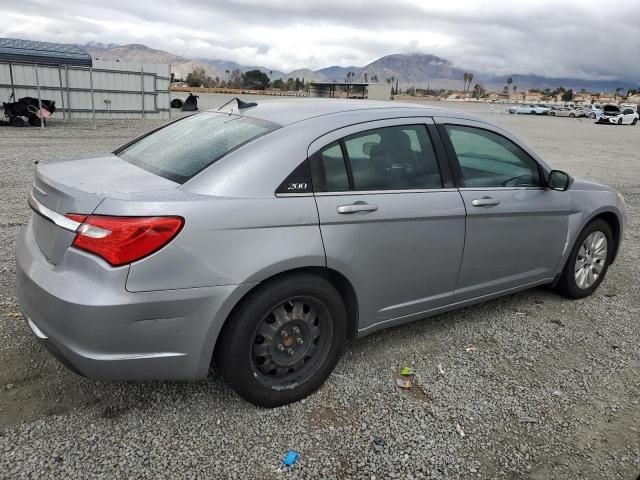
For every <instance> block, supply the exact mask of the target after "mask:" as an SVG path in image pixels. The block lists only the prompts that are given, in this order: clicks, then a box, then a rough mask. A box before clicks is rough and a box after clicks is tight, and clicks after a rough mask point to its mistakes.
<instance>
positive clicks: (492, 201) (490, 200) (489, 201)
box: [471, 197, 500, 207]
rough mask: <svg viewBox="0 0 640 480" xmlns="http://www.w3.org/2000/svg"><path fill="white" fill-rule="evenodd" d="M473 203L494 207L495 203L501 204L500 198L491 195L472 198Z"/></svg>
mask: <svg viewBox="0 0 640 480" xmlns="http://www.w3.org/2000/svg"><path fill="white" fill-rule="evenodd" d="M471 205H473V206H474V207H493V206H494V205H500V200H498V199H496V198H491V197H482V198H476V199H475V200H471Z"/></svg>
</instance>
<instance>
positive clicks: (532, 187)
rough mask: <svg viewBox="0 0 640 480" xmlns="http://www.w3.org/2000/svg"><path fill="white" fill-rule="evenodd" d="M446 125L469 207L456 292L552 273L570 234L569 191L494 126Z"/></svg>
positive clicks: (467, 293)
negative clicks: (550, 185)
mask: <svg viewBox="0 0 640 480" xmlns="http://www.w3.org/2000/svg"><path fill="white" fill-rule="evenodd" d="M441 130H443V136H445V142H446V141H450V144H449V146H450V147H452V148H450V150H449V151H450V153H451V155H452V156H453V157H454V162H457V163H455V164H454V171H456V172H457V175H458V177H459V178H458V183H459V185H460V194H461V195H462V198H463V199H464V204H465V207H466V209H467V222H466V236H465V249H464V255H463V260H462V266H461V268H460V275H459V277H458V282H457V286H456V296H458V297H459V299H462V300H463V299H469V298H475V297H479V296H483V295H487V294H491V293H495V292H499V291H503V290H508V289H510V288H514V287H519V286H524V285H529V284H534V283H537V282H541V281H545V280H551V279H552V278H553V276H554V272H555V269H556V267H557V265H558V262H559V261H560V258H561V256H562V253H563V250H564V248H565V242H566V240H567V229H568V215H569V210H570V208H569V195H568V194H567V193H566V192H559V191H555V190H549V189H546V188H545V187H544V180H543V175H544V171H543V169H542V168H541V166H540V165H539V164H538V163H537V161H536V160H535V159H534V158H532V157H531V156H530V155H529V154H528V153H527V152H526V151H525V150H524V149H523V148H521V147H520V146H518V145H517V144H516V143H515V142H513V141H512V140H510V139H508V138H506V137H505V136H503V135H502V134H500V133H499V132H497V131H495V130H492V129H491V128H490V127H487V126H477V125H473V124H472V123H469V124H447V125H445V126H444V129H441ZM444 132H446V133H444Z"/></svg>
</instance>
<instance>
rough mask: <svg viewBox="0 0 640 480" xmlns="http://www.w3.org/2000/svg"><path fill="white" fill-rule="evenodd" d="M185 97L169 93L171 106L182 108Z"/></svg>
mask: <svg viewBox="0 0 640 480" xmlns="http://www.w3.org/2000/svg"><path fill="white" fill-rule="evenodd" d="M184 101H185V97H183V96H180V95H173V94H171V108H182V106H183V105H184Z"/></svg>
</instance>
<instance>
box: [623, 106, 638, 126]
mask: <svg viewBox="0 0 640 480" xmlns="http://www.w3.org/2000/svg"><path fill="white" fill-rule="evenodd" d="M622 115H623V117H622V118H623V120H622V123H626V124H630V123H632V122H633V119H634V118H635V117H636V115H635V112H634V111H633V110H632V109H630V108H625V109H624V110H623V111H622Z"/></svg>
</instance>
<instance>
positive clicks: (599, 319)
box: [0, 95, 640, 479]
mask: <svg viewBox="0 0 640 480" xmlns="http://www.w3.org/2000/svg"><path fill="white" fill-rule="evenodd" d="M222 100H224V98H223V97H222V96H213V95H211V96H204V95H203V96H201V105H204V106H214V105H216V104H219V103H221V101H222ZM450 105H451V104H448V105H447V106H450ZM455 107H457V108H461V109H465V110H471V111H477V112H478V113H480V114H486V115H487V116H488V117H490V118H491V120H493V121H495V122H498V123H500V124H502V125H504V126H505V127H507V128H508V129H510V130H512V131H514V132H515V133H516V134H518V135H520V136H521V137H522V138H523V139H525V141H527V142H528V143H529V144H530V145H532V146H533V147H534V148H535V149H536V150H537V151H538V152H539V153H540V154H541V155H542V156H543V157H545V158H546V159H547V160H548V161H549V162H550V163H551V164H553V165H554V166H556V167H557V168H562V169H565V170H567V171H569V172H571V173H572V174H574V175H575V176H578V177H582V178H589V179H593V180H596V181H601V182H604V183H607V184H610V185H612V186H614V187H616V188H617V189H619V190H620V191H621V192H622V193H623V194H624V196H625V198H626V202H627V208H628V214H629V223H628V225H627V230H626V232H625V238H624V244H623V247H622V250H621V252H620V255H619V257H618V260H617V262H616V264H615V265H614V266H613V267H612V268H611V269H610V270H609V273H608V275H607V278H606V280H605V282H604V283H603V284H602V286H601V287H600V289H599V291H598V292H596V293H595V294H594V295H592V296H591V297H589V298H586V299H584V300H580V301H568V300H566V299H563V298H561V297H559V296H556V295H555V294H553V293H551V292H549V291H547V290H545V289H535V290H531V291H528V292H524V293H520V294H516V295H511V296H508V297H505V298H503V299H500V300H497V301H492V302H489V303H486V304H483V305H479V306H474V307H470V308H466V309H464V310H461V311H457V312H453V313H448V314H445V315H439V316H437V317H434V318H431V319H427V320H424V321H420V322H415V323H412V324H409V325H405V326H402V327H398V328H394V329H391V330H387V331H384V332H379V333H377V334H373V335H371V336H369V337H366V338H364V339H361V340H357V341H353V342H350V344H349V345H348V348H347V352H346V354H345V356H344V358H343V359H342V361H341V362H340V363H339V365H338V367H337V368H336V371H335V373H334V374H333V375H332V376H331V378H330V379H329V381H328V382H327V383H326V385H325V386H324V387H322V388H321V390H320V391H319V392H318V393H316V394H314V395H313V396H311V397H310V398H308V399H307V400H305V401H302V402H299V403H297V404H295V405H290V406H286V407H282V408H278V409H274V410H264V409H259V408H256V407H253V406H252V405H249V404H247V403H246V402H244V401H242V400H240V399H239V398H238V397H237V396H236V395H235V394H234V393H233V392H232V391H231V390H230V389H229V388H228V387H227V386H226V385H225V384H224V383H223V382H222V381H221V380H220V379H219V378H217V377H215V376H213V377H211V378H209V379H208V380H206V381H202V382H195V383H178V382H153V383H113V382H99V381H92V380H88V379H84V378H81V377H78V376H76V375H74V374H72V373H70V372H68V371H67V370H65V369H64V367H62V366H60V365H59V364H58V363H57V362H56V361H55V360H54V359H53V358H52V357H51V356H50V355H49V354H47V353H46V352H45V351H44V350H43V349H42V348H41V347H40V346H39V344H38V343H37V342H36V341H35V338H34V337H33V335H32V334H31V332H30V331H29V329H28V327H27V326H26V325H25V324H24V322H23V320H22V319H21V318H20V315H19V314H18V306H17V303H16V296H15V286H14V265H13V247H14V239H15V237H16V235H17V233H18V231H19V229H20V228H21V227H22V225H24V224H25V222H26V221H27V219H28V216H29V212H28V208H27V206H26V202H25V199H26V195H27V193H28V191H29V188H30V184H31V178H32V174H33V161H34V160H40V159H46V158H50V157H63V156H68V155H72V154H90V153H98V152H104V151H107V150H110V149H112V148H113V147H115V146H117V145H119V144H122V143H124V142H125V141H127V140H128V139H130V138H132V137H133V136H135V135H137V134H139V133H141V132H144V131H145V130H147V129H149V128H152V127H153V126H155V125H156V124H157V122H152V121H127V122H120V121H114V122H109V123H100V124H99V125H98V128H97V129H96V130H93V129H92V128H90V127H88V126H86V125H81V124H73V125H70V126H65V125H64V124H63V123H62V122H61V121H52V122H51V124H50V128H47V129H46V130H45V131H44V132H40V131H39V130H38V129H34V128H23V129H13V128H9V127H6V128H1V129H0V165H2V167H3V168H2V177H1V178H0V195H1V198H2V201H1V202H0V226H1V227H2V228H1V229H0V365H1V368H0V478H11V479H13V478H167V477H171V478H265V479H268V478H274V479H279V478H283V479H294V478H300V479H302V478H310V479H314V478H365V479H373V478H377V479H380V478H403V479H411V478H462V477H465V478H492V479H493V478H498V479H523V478H531V479H550V478H554V479H565V478H566V479H587V478H604V479H636V477H637V476H638V474H639V473H640V403H639V397H640V375H639V373H640V347H639V345H640V321H639V320H640V286H639V284H638V275H637V265H638V264H639V262H640V258H639V257H640V225H639V223H638V213H639V211H640V154H639V152H640V127H626V126H625V127H606V126H596V125H594V124H593V123H592V122H591V121H589V120H574V119H562V118H547V117H529V116H512V115H506V114H501V115H498V114H489V113H487V112H486V111H485V107H481V106H477V105H471V104H460V105H455ZM470 346H472V347H475V348H469V347H470ZM403 366H411V367H413V369H414V370H415V372H416V385H415V386H414V387H413V388H412V389H411V390H409V391H407V392H401V391H399V390H398V389H396V388H395V387H394V385H393V380H392V375H393V373H394V372H397V371H398V370H399V369H400V368H401V367H403ZM289 449H295V450H297V451H299V452H300V460H299V462H298V463H297V464H296V465H295V466H294V467H293V468H292V469H290V470H287V469H284V468H283V467H281V466H280V465H281V459H282V457H283V455H284V454H285V453H286V452H287V450H289Z"/></svg>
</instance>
